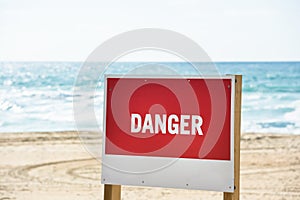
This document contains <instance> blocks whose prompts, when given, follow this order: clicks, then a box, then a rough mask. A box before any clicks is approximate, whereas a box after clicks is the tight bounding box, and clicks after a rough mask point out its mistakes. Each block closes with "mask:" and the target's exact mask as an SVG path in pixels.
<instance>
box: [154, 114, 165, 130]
mask: <svg viewBox="0 0 300 200" xmlns="http://www.w3.org/2000/svg"><path fill="white" fill-rule="evenodd" d="M166 123H167V115H165V114H164V115H162V118H161V117H160V115H155V133H158V132H159V130H161V133H162V134H166Z"/></svg>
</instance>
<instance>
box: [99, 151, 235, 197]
mask: <svg viewBox="0 0 300 200" xmlns="http://www.w3.org/2000/svg"><path fill="white" fill-rule="evenodd" d="M233 169H234V167H233V159H231V161H219V160H200V159H186V158H184V159H183V158H179V159H173V158H159V157H143V156H118V155H104V157H103V163H102V183H103V184H121V185H135V186H154V187H169V188H185V189H199V190H212V191H220V192H233V190H234V171H233Z"/></svg>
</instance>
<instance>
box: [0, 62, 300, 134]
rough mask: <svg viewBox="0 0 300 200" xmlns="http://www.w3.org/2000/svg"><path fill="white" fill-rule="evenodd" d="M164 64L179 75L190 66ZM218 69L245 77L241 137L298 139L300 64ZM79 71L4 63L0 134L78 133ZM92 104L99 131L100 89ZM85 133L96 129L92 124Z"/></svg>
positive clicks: (69, 65) (75, 66)
mask: <svg viewBox="0 0 300 200" xmlns="http://www.w3.org/2000/svg"><path fill="white" fill-rule="evenodd" d="M132 64H133V63H115V68H114V70H112V71H114V72H116V73H122V72H124V70H126V68H128V66H130V65H132ZM164 64H166V65H169V66H174V68H176V69H177V70H179V71H184V70H186V69H187V65H188V63H177V62H173V63H164ZM215 65H216V67H217V69H218V71H219V72H220V73H221V74H242V75H243V98H242V131H243V132H259V133H286V134H300V62H226V63H222V62H220V63H215ZM81 66H82V63H80V62H2V63H0V132H27V131H60V130H75V129H76V126H75V123H74V117H73V89H74V82H75V80H76V77H77V75H78V72H79V70H80V67H81ZM99 85H101V83H100V84H99ZM87 87H89V86H88V85H87ZM93 98H95V110H96V113H97V117H98V122H99V126H101V124H102V111H103V108H102V104H103V92H101V87H99V91H98V92H96V95H95V96H93ZM85 127H86V128H87V129H90V130H93V129H95V128H96V127H93V126H92V125H90V124H89V122H86V124H85Z"/></svg>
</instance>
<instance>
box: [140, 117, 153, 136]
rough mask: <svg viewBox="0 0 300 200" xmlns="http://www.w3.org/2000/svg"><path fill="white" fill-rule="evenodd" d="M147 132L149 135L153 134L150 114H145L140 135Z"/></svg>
mask: <svg viewBox="0 0 300 200" xmlns="http://www.w3.org/2000/svg"><path fill="white" fill-rule="evenodd" d="M147 130H149V132H150V133H153V132H154V131H153V123H152V119H151V114H146V116H145V121H144V125H143V129H142V133H146V131H147Z"/></svg>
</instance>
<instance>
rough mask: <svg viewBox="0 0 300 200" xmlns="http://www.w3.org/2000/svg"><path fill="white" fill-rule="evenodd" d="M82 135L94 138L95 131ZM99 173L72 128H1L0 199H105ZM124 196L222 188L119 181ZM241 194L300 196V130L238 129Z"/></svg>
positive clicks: (199, 195) (207, 195) (180, 195)
mask: <svg viewBox="0 0 300 200" xmlns="http://www.w3.org/2000/svg"><path fill="white" fill-rule="evenodd" d="M85 135H86V138H87V141H90V144H96V142H95V141H97V140H96V139H95V138H96V137H97V135H96V134H95V133H92V132H89V133H85ZM98 139H99V138H98ZM100 175H101V163H100V162H99V161H97V160H95V159H93V158H92V157H91V155H90V154H89V153H88V152H87V151H86V150H85V149H84V147H83V146H82V144H81V141H80V140H79V139H78V136H77V133H75V132H49V133H1V134H0V200H9V199H20V200H23V199H24V200H26V199H30V200H35V199H38V200H40V199H42V200H47V199H51V200H53V199H64V200H66V199H70V200H73V199H86V200H91V199H103V185H101V183H100ZM122 199H130V200H131V199H172V200H173V199H222V193H219V192H208V191H197V190H181V189H165V188H149V187H148V188H147V187H145V188H142V187H129V186H122ZM241 199H249V200H250V199H251V200H253V199H266V200H268V199H270V200H271V199H272V200H276V199H278V200H279V199H280V200H283V199H300V135H279V134H243V135H242V141H241Z"/></svg>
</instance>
